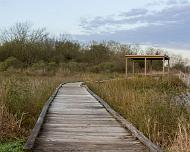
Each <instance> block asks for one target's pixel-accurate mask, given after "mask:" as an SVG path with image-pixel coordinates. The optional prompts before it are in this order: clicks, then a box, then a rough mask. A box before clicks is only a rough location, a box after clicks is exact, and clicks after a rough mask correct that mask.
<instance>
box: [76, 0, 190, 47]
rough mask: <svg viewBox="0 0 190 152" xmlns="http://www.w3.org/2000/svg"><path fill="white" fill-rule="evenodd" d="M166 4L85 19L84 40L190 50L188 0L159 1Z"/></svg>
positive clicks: (83, 27)
mask: <svg viewBox="0 0 190 152" xmlns="http://www.w3.org/2000/svg"><path fill="white" fill-rule="evenodd" d="M155 3H157V4H158V3H159V4H160V5H161V4H162V5H163V6H164V7H163V8H162V9H159V10H153V9H152V8H151V7H150V6H152V5H153V4H148V6H149V7H147V8H137V9H131V10H129V11H126V12H121V13H118V14H110V16H103V17H101V16H97V17H95V18H91V19H89V18H83V19H82V20H81V23H80V26H81V28H82V30H83V31H84V32H85V33H87V35H85V34H84V35H80V36H77V38H80V39H83V40H92V39H95V40H115V41H121V42H128V43H143V44H158V45H161V46H164V47H175V48H181V49H190V38H189V36H190V28H189V25H190V3H189V2H188V1H187V0H169V1H167V2H166V1H157V2H155Z"/></svg>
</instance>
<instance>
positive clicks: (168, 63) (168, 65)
mask: <svg viewBox="0 0 190 152" xmlns="http://www.w3.org/2000/svg"><path fill="white" fill-rule="evenodd" d="M169 73H170V59H168V74H169Z"/></svg>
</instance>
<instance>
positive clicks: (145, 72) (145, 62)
mask: <svg viewBox="0 0 190 152" xmlns="http://www.w3.org/2000/svg"><path fill="white" fill-rule="evenodd" d="M146 64H147V61H146V58H144V75H145V76H146V74H147V71H146V68H147V66H146Z"/></svg>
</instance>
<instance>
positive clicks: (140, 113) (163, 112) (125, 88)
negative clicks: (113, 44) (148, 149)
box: [88, 77, 190, 149]
mask: <svg viewBox="0 0 190 152" xmlns="http://www.w3.org/2000/svg"><path fill="white" fill-rule="evenodd" d="M88 85H89V87H90V88H91V89H92V90H94V91H95V92H96V93H97V94H98V95H100V96H101V97H102V98H103V99H105V101H107V102H108V103H109V104H110V105H111V106H112V107H113V108H114V109H115V110H116V111H118V112H119V113H120V114H121V115H123V116H124V117H125V118H126V119H128V120H129V121H130V122H132V123H133V124H134V125H135V126H136V127H137V128H138V129H139V130H140V131H142V132H143V133H144V134H145V135H146V136H147V137H148V138H150V139H151V140H152V141H153V142H154V143H156V144H158V145H160V146H162V147H164V148H166V149H167V148H168V147H170V146H171V145H172V144H173V142H174V140H175V137H176V133H178V123H179V121H178V120H179V119H180V118H184V119H185V120H188V122H190V120H189V118H190V117H189V113H188V111H187V110H186V108H185V107H183V106H178V105H175V102H174V101H172V99H173V97H174V96H175V95H177V94H179V93H181V92H183V91H185V90H186V87H185V86H184V84H183V83H182V82H181V81H180V80H179V79H177V78H175V77H174V78H171V79H167V78H163V79H158V80H156V79H153V78H144V77H142V78H133V79H127V80H125V79H123V80H114V81H107V82H104V83H89V84H88ZM188 134H189V132H188Z"/></svg>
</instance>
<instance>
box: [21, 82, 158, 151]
mask: <svg viewBox="0 0 190 152" xmlns="http://www.w3.org/2000/svg"><path fill="white" fill-rule="evenodd" d="M81 84H82V83H81V82H76V83H66V84H63V85H60V87H59V88H58V89H57V91H56V92H55V93H54V95H53V96H52V97H51V98H50V99H49V100H48V102H47V103H46V105H45V106H44V108H43V110H42V112H41V114H40V117H39V119H38V121H37V123H36V126H35V128H34V129H33V131H32V133H31V136H30V137H29V139H28V141H27V143H26V145H25V149H31V150H32V151H34V152H46V151H48V152H50V151H55V152H63V151H67V152H70V151H82V152H85V151H109V152H112V151H113V152H115V151H117V152H120V151H122V152H123V151H127V152H134V151H135V152H143V151H160V150H159V148H158V147H157V146H156V145H154V144H153V143H151V141H149V140H148V139H147V138H146V137H144V136H143V135H142V134H141V133H140V132H138V130H135V129H136V128H134V127H133V126H132V125H131V124H130V123H129V122H127V121H126V120H124V119H123V118H122V117H121V116H120V115H118V114H117V113H116V112H115V111H114V110H112V109H111V108H110V107H109V106H108V105H107V104H106V103H105V102H104V101H103V100H101V99H98V97H97V96H96V95H95V94H93V92H91V91H90V90H89V89H88V88H87V87H85V86H82V85H81ZM124 125H126V126H124Z"/></svg>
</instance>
